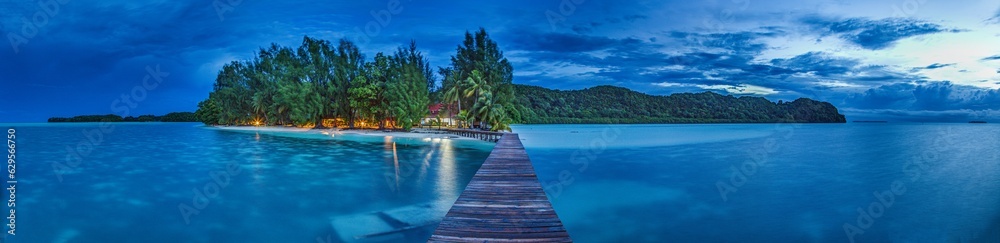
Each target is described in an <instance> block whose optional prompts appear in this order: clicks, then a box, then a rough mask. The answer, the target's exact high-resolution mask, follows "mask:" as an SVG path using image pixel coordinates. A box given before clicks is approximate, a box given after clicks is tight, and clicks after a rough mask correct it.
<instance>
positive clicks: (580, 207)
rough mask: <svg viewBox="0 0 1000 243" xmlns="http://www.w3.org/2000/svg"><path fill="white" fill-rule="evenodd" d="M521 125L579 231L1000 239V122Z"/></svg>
mask: <svg viewBox="0 0 1000 243" xmlns="http://www.w3.org/2000/svg"><path fill="white" fill-rule="evenodd" d="M513 129H514V131H515V132H518V133H520V137H521V138H522V142H523V143H524V145H525V147H526V149H527V152H528V155H529V156H530V157H531V159H532V161H533V163H534V166H535V169H536V170H537V173H538V177H539V179H540V180H541V181H542V183H543V185H544V186H545V187H546V192H547V193H548V196H549V198H550V200H552V202H553V206H554V207H555V210H556V212H557V213H558V215H559V216H560V218H561V219H562V220H563V223H564V224H565V226H566V228H567V230H568V231H569V233H570V235H571V236H572V237H573V239H574V240H575V241H577V242H850V241H851V239H852V238H853V240H854V242H1000V126H998V125H996V124H824V125H743V124H738V125H521V126H514V127H513ZM893 189H896V190H895V191H893ZM859 209H860V210H861V211H862V212H864V213H861V212H859ZM859 218H860V220H859ZM845 228H846V230H845Z"/></svg>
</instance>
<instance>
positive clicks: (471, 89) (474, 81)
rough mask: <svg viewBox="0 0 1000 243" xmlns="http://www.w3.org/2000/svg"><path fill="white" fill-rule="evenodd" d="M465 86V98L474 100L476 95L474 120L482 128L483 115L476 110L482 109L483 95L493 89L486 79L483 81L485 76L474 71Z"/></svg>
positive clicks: (473, 108) (473, 107)
mask: <svg viewBox="0 0 1000 243" xmlns="http://www.w3.org/2000/svg"><path fill="white" fill-rule="evenodd" d="M465 84H466V87H467V89H466V90H465V97H466V98H472V97H473V95H475V98H474V99H473V100H474V101H475V103H473V106H472V110H473V112H474V114H473V117H472V118H475V120H476V121H478V122H479V126H480V127H482V122H483V121H482V120H483V116H482V114H481V113H479V112H476V110H479V109H480V104H479V100H480V99H482V96H483V94H484V93H487V92H489V91H490V90H491V88H490V86H489V84H487V83H486V79H483V74H482V73H481V72H479V70H472V74H470V75H469V78H467V79H465Z"/></svg>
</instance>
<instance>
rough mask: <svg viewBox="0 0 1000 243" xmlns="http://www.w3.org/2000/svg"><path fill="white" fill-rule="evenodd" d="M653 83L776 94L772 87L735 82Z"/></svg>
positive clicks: (740, 92) (742, 93) (732, 91)
mask: <svg viewBox="0 0 1000 243" xmlns="http://www.w3.org/2000/svg"><path fill="white" fill-rule="evenodd" d="M653 85H654V86H658V87H664V88H670V87H697V88H700V89H705V90H716V91H723V92H725V93H727V94H734V95H773V94H777V93H778V91H777V90H774V89H772V88H768V87H761V86H757V85H750V84H736V85H728V84H714V85H706V84H687V83H671V82H660V83H654V84H653Z"/></svg>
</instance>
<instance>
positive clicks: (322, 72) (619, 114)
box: [196, 29, 846, 131]
mask: <svg viewBox="0 0 1000 243" xmlns="http://www.w3.org/2000/svg"><path fill="white" fill-rule="evenodd" d="M436 74H437V75H435V72H434V71H432V69H431V66H430V63H429V61H428V60H427V58H426V57H425V56H424V54H423V53H422V52H420V51H419V50H418V49H417V46H416V42H413V41H411V42H410V43H409V45H403V46H400V47H399V48H398V49H397V51H396V52H395V53H391V54H385V53H382V52H379V53H376V54H375V56H374V58H372V59H366V58H365V56H364V55H363V54H362V53H361V51H360V50H359V49H358V47H357V46H356V45H355V44H354V43H352V42H351V41H348V40H340V41H339V42H337V43H333V42H330V41H326V40H320V39H316V38H312V37H308V36H306V37H304V38H303V41H302V44H301V46H298V47H294V48H293V47H285V46H280V45H277V44H271V45H270V47H268V48H261V49H260V50H259V51H258V52H257V55H256V56H255V57H254V58H252V59H248V60H243V61H233V62H231V63H228V64H226V65H224V66H223V68H222V70H220V71H219V74H218V76H217V78H216V81H215V86H214V87H215V89H214V90H213V91H212V92H211V93H209V95H208V99H206V100H204V101H202V102H201V103H199V104H198V111H197V112H196V117H197V119H198V120H200V121H202V122H204V123H205V124H208V125H226V126H232V125H235V126H297V127H308V128H330V127H336V128H345V129H366V128H367V129H378V130H401V131H409V130H410V129H411V128H412V127H414V126H421V125H429V126H438V127H443V126H447V127H457V128H471V129H479V130H490V131H510V130H511V129H510V126H509V125H510V124H582V123H590V124H615V123H845V122H846V119H845V118H844V115H842V114H840V113H839V112H838V110H837V108H836V107H834V106H833V105H832V104H830V103H827V102H820V101H815V100H811V99H807V98H800V99H796V100H794V101H791V102H785V101H781V100H779V101H778V102H772V101H770V100H767V99H765V98H761V97H750V96H742V97H736V96H733V95H721V94H717V93H714V92H703V93H697V94H691V93H679V94H672V95H669V96H657V95H649V94H644V93H640V92H637V91H633V90H630V89H628V88H624V87H616V86H608V85H603V86H597V87H592V88H588V89H583V90H572V91H559V90H552V89H547V88H543V87H538V86H529V85H520V84H513V83H512V79H513V67H512V66H511V64H510V63H509V62H508V61H507V59H506V58H505V57H504V56H503V52H502V51H500V49H499V48H498V45H497V43H496V42H494V41H493V40H492V39H490V37H489V35H488V34H487V33H486V31H485V30H484V29H480V30H479V31H477V32H475V33H469V32H466V33H465V40H464V41H463V42H462V44H461V45H459V46H458V47H457V51H456V53H455V54H454V55H453V56H452V57H451V65H449V66H447V67H438V68H437V71H436ZM437 77H441V80H440V84H441V85H440V86H438V85H437V84H438V82H437V80H436V78H437Z"/></svg>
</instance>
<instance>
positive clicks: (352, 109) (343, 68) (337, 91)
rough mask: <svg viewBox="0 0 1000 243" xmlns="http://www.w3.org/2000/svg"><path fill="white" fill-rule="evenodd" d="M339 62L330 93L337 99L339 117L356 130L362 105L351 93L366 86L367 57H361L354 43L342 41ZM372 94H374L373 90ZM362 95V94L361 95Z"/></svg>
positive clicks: (338, 54) (338, 55) (338, 47)
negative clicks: (355, 123) (365, 69)
mask: <svg viewBox="0 0 1000 243" xmlns="http://www.w3.org/2000/svg"><path fill="white" fill-rule="evenodd" d="M336 52H337V53H336V54H337V57H338V58H337V59H336V60H337V61H336V63H335V68H334V69H335V72H334V79H333V84H332V85H330V93H331V94H332V95H333V96H334V97H335V98H334V99H335V100H336V102H334V103H335V104H336V111H335V113H336V114H337V116H339V117H341V118H344V120H346V121H347V125H348V127H350V128H354V119H355V118H357V117H358V116H359V112H358V109H360V108H363V107H360V103H352V102H355V100H354V99H353V98H354V97H355V95H354V94H352V93H351V92H350V91H351V89H352V88H354V87H355V86H364V85H365V82H367V80H364V74H363V70H364V68H365V57H364V55H361V52H360V51H359V50H358V47H357V46H355V45H354V43H352V42H350V41H348V40H346V39H341V40H340V43H339V44H338V45H337V50H336ZM371 92H374V91H373V90H372V91H371ZM359 95H361V94H359Z"/></svg>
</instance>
